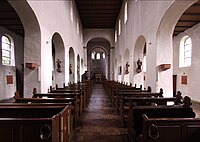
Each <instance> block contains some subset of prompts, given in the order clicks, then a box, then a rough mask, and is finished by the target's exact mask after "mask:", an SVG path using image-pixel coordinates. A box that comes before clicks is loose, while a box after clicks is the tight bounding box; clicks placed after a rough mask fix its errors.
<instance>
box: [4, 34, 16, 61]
mask: <svg viewBox="0 0 200 142" xmlns="http://www.w3.org/2000/svg"><path fill="white" fill-rule="evenodd" d="M1 42H2V43H1V44H2V64H3V65H14V48H13V46H12V43H11V39H10V38H9V37H8V36H6V35H3V36H2V37H1Z"/></svg>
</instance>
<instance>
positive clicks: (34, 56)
mask: <svg viewBox="0 0 200 142" xmlns="http://www.w3.org/2000/svg"><path fill="white" fill-rule="evenodd" d="M7 2H8V3H9V4H10V5H11V6H12V7H13V8H14V10H15V12H16V13H17V15H18V16H19V18H20V20H21V22H22V24H23V27H24V36H22V38H23V40H24V42H23V44H22V45H20V48H18V49H17V50H21V48H22V47H23V49H22V50H23V53H24V54H23V60H22V61H20V62H18V63H19V65H16V66H18V67H17V68H18V69H19V70H20V69H22V70H23V74H24V79H23V82H24V87H23V89H24V90H23V92H24V95H25V96H24V97H32V89H33V88H37V90H38V91H41V80H42V77H43V76H42V75H40V74H39V75H38V73H41V72H42V70H43V68H42V67H41V31H40V26H39V23H38V19H37V17H36V15H35V13H34V11H33V9H32V8H31V6H30V5H29V3H28V2H27V1H7ZM24 11H26V14H24ZM30 21H31V22H30ZM33 33H34V34H33ZM33 39H34V40H33ZM30 45H31V46H30ZM17 52H19V51H17ZM20 56H21V55H20ZM21 62H23V64H22V65H21ZM29 63H31V64H32V65H33V64H34V65H36V68H35V69H34V70H32V69H30V68H29V67H28V66H29V65H30V64H29ZM40 70H41V72H40ZM23 82H19V83H23Z"/></svg>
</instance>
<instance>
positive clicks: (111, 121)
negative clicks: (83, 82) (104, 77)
mask: <svg viewBox="0 0 200 142" xmlns="http://www.w3.org/2000/svg"><path fill="white" fill-rule="evenodd" d="M129 141H130V140H129V138H128V135H127V129H126V128H123V127H121V123H120V119H119V115H118V114H117V113H116V112H115V110H114V109H113V107H112V105H111V103H110V100H109V98H108V96H107V94H106V92H105V89H104V88H103V85H102V84H97V83H96V84H95V86H94V88H93V91H92V95H91V98H90V100H89V104H88V107H87V109H86V111H85V112H84V114H83V116H82V118H81V122H80V125H79V126H78V127H77V128H76V129H75V133H74V135H73V137H72V142H129Z"/></svg>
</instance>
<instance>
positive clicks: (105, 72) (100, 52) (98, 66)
mask: <svg viewBox="0 0 200 142" xmlns="http://www.w3.org/2000/svg"><path fill="white" fill-rule="evenodd" d="M110 48H111V47H110V42H109V41H107V40H106V39H104V38H94V39H92V40H90V41H89V42H88V43H87V55H88V56H87V64H88V67H87V70H88V71H89V76H90V79H96V78H95V75H99V76H101V80H103V79H110V76H109V74H110V68H109V67H110V66H109V65H110Z"/></svg>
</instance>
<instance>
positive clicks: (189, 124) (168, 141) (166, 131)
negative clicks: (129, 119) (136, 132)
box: [138, 114, 200, 142]
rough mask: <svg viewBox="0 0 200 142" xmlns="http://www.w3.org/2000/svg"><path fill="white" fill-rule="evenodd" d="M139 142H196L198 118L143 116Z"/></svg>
mask: <svg viewBox="0 0 200 142" xmlns="http://www.w3.org/2000/svg"><path fill="white" fill-rule="evenodd" d="M142 118H143V134H142V135H141V137H140V138H139V139H138V141H141V142H152V141H158V142H198V141H199V136H200V119H199V118H149V117H148V116H147V115H145V114H143V115H142Z"/></svg>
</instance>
